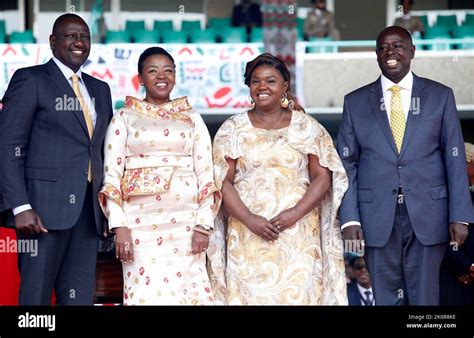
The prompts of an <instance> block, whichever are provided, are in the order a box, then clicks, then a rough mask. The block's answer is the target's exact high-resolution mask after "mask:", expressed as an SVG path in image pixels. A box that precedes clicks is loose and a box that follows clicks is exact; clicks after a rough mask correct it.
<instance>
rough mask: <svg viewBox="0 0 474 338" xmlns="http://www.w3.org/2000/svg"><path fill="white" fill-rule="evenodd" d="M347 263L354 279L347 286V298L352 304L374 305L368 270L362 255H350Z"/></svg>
mask: <svg viewBox="0 0 474 338" xmlns="http://www.w3.org/2000/svg"><path fill="white" fill-rule="evenodd" d="M349 265H350V267H351V268H352V271H353V274H354V278H355V281H354V282H352V283H351V284H350V285H349V286H348V287H347V300H348V301H349V305H353V306H374V305H375V298H374V294H373V290H372V284H371V283H370V275H369V271H367V266H366V265H365V261H364V257H360V256H358V255H357V256H351V258H350V259H349Z"/></svg>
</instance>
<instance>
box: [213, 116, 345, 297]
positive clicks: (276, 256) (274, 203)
mask: <svg viewBox="0 0 474 338" xmlns="http://www.w3.org/2000/svg"><path fill="white" fill-rule="evenodd" d="M308 154H314V155H316V156H318V158H319V161H320V164H321V165H322V166H323V167H327V168H329V169H330V170H331V171H332V189H331V191H330V192H329V193H328V194H327V195H326V197H325V198H324V200H323V201H322V203H321V205H320V206H319V207H318V208H316V209H314V210H312V211H311V212H310V213H309V214H307V215H306V216H304V217H303V218H302V219H301V220H299V221H298V222H297V223H296V224H295V225H294V226H293V227H291V228H288V229H286V230H284V231H283V232H281V233H280V236H279V239H278V240H277V241H276V242H274V243H271V242H268V241H265V240H263V239H262V238H261V237H259V236H257V235H255V234H254V233H253V232H251V231H250V230H249V229H248V228H247V226H246V225H244V224H243V223H241V222H240V221H238V220H237V219H235V218H233V217H232V216H230V217H229V218H228V222H227V229H225V226H224V224H223V223H221V222H216V229H215V234H213V237H212V240H211V245H210V248H212V249H213V250H216V251H219V248H220V247H222V248H224V247H225V243H223V241H224V238H225V236H226V237H227V238H226V247H227V252H221V255H222V256H223V257H225V254H227V260H226V261H225V262H224V263H223V264H224V265H226V266H225V267H224V268H223V267H222V265H221V266H218V265H217V264H216V266H215V268H214V272H213V283H214V285H213V287H215V289H216V290H218V291H220V295H219V297H220V298H221V300H222V301H223V302H224V303H227V304H317V305H322V304H326V305H328V304H330V305H336V304H341V305H344V304H347V296H346V282H345V271H344V262H343V250H342V243H341V237H340V228H339V225H338V223H337V222H336V213H337V210H338V208H339V205H340V202H341V199H342V196H343V194H344V192H345V191H346V190H347V187H348V180H347V176H346V174H345V171H344V168H343V166H342V163H341V161H340V159H339V157H338V155H337V153H336V151H335V149H334V146H333V142H332V139H331V137H330V136H329V135H328V133H327V132H326V130H325V129H324V128H323V127H322V126H321V125H320V124H319V123H318V122H317V121H316V120H314V119H313V118H311V117H310V116H309V115H307V114H304V113H303V112H299V111H293V112H292V119H291V123H290V125H289V126H288V127H286V128H283V129H278V130H265V129H260V128H255V127H253V126H252V124H251V122H250V119H249V117H248V114H247V113H244V114H239V115H235V116H233V117H231V118H230V119H228V120H227V121H226V122H225V123H224V124H223V125H222V126H221V128H220V129H219V131H218V133H217V135H216V137H215V139H214V149H213V158H214V175H215V180H216V184H217V186H218V188H221V186H222V181H223V180H224V178H225V176H226V173H227V169H228V166H227V163H226V161H225V158H226V157H230V158H233V159H237V162H236V173H235V178H234V187H235V189H236V190H237V192H238V193H239V196H240V198H241V199H242V201H243V202H244V204H245V205H246V206H247V207H248V208H249V209H250V211H251V212H252V213H255V214H258V215H261V216H263V217H265V218H267V219H271V218H272V217H274V216H276V215H277V214H278V213H279V212H281V211H282V210H285V209H288V208H291V207H293V206H294V205H295V204H296V203H297V202H298V201H299V200H300V199H301V198H302V197H303V195H304V193H305V191H306V189H307V188H308V186H309V183H310V178H309V172H308ZM219 220H221V219H220V218H219ZM223 232H226V233H225V234H224V235H222V233H223ZM223 270H225V277H223V276H222V271H223Z"/></svg>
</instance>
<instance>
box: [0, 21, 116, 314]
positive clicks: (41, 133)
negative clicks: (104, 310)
mask: <svg viewBox="0 0 474 338" xmlns="http://www.w3.org/2000/svg"><path fill="white" fill-rule="evenodd" d="M49 42H50V46H51V50H52V52H53V56H54V57H53V58H52V59H51V60H50V61H49V62H47V63H46V64H44V65H39V66H34V67H29V68H23V69H19V70H17V71H16V72H15V74H14V75H13V77H12V79H11V81H10V84H9V86H8V89H7V91H6V93H5V96H4V98H3V104H4V106H3V111H2V112H1V114H0V130H1V131H2V132H1V136H0V150H1V154H2V156H3V158H2V160H1V161H0V177H1V178H2V183H1V189H0V195H2V199H3V201H2V205H1V206H0V207H1V209H0V211H3V210H5V209H11V210H12V211H13V214H14V222H13V220H12V221H11V222H12V223H14V226H15V228H16V230H17V234H18V238H19V239H28V240H35V241H37V248H38V254H37V255H32V254H31V253H28V252H23V253H19V254H18V261H19V270H20V275H21V285H20V295H19V303H20V305H36V304H50V302H51V294H52V290H53V289H54V291H55V293H56V298H57V303H58V304H62V305H67V304H92V302H93V296H94V289H95V268H96V258H97V248H98V241H99V236H98V234H99V235H100V234H102V232H103V229H104V217H103V215H102V213H101V211H100V207H99V204H98V200H97V193H98V191H99V189H100V186H101V184H102V177H103V156H102V153H103V142H104V137H105V131H106V129H107V125H108V122H109V120H110V118H111V116H112V101H111V95H110V88H109V86H108V85H107V84H106V83H105V82H102V81H99V80H97V79H95V78H93V77H91V76H89V75H87V74H85V73H82V72H81V70H80V69H81V66H82V65H83V64H84V62H85V61H86V60H87V57H88V56H89V51H90V32H89V28H88V26H87V24H86V23H85V22H84V20H83V19H82V18H81V17H79V16H77V15H75V14H71V13H68V14H64V15H62V16H60V17H59V18H58V19H57V20H56V21H55V23H54V26H53V32H52V34H51V35H50V37H49Z"/></svg>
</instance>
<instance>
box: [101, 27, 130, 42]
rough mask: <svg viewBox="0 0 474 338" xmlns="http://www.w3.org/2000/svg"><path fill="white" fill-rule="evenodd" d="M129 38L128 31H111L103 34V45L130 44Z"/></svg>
mask: <svg viewBox="0 0 474 338" xmlns="http://www.w3.org/2000/svg"><path fill="white" fill-rule="evenodd" d="M131 40H132V39H131V36H130V32H129V31H112V30H108V31H107V32H106V33H105V43H130V42H131Z"/></svg>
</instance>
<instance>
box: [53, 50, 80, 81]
mask: <svg viewBox="0 0 474 338" xmlns="http://www.w3.org/2000/svg"><path fill="white" fill-rule="evenodd" d="M53 61H54V63H55V64H56V65H57V66H58V67H59V69H60V70H61V73H63V75H64V77H65V78H66V79H68V80H70V79H71V76H72V75H73V74H76V75H77V76H78V77H79V79H80V80H81V81H82V71H81V69H80V68H79V70H78V71H77V73H74V71H73V70H72V69H71V68H69V67H68V66H66V65H65V64H64V63H62V62H61V61H59V60H58V59H57V58H56V57H55V56H53Z"/></svg>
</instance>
